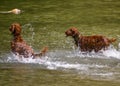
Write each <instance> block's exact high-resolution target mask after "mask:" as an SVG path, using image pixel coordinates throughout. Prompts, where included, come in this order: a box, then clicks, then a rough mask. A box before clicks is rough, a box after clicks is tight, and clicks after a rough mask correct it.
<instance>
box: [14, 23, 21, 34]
mask: <svg viewBox="0 0 120 86" xmlns="http://www.w3.org/2000/svg"><path fill="white" fill-rule="evenodd" d="M14 30H15V34H16V35H19V34H21V26H20V24H15V27H14Z"/></svg>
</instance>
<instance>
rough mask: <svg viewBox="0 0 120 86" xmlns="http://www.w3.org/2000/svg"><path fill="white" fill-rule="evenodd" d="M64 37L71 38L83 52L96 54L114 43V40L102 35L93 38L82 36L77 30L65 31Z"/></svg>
mask: <svg viewBox="0 0 120 86" xmlns="http://www.w3.org/2000/svg"><path fill="white" fill-rule="evenodd" d="M65 34H66V36H72V38H73V39H74V41H75V44H76V46H77V47H80V50H81V51H83V52H86V51H88V52H91V51H93V50H94V51H95V52H98V51H100V50H102V49H103V50H105V49H107V48H108V46H110V44H111V43H112V42H115V41H116V39H115V38H112V39H109V38H107V37H105V36H102V35H93V36H83V35H81V34H80V32H79V31H78V30H77V28H74V27H73V28H70V29H68V30H67V31H65Z"/></svg>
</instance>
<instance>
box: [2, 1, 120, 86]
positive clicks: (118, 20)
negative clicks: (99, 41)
mask: <svg viewBox="0 0 120 86" xmlns="http://www.w3.org/2000/svg"><path fill="white" fill-rule="evenodd" d="M119 5H120V1H119V0H39V1H38V0H34V1H32V0H4V1H1V3H0V9H1V10H0V11H9V10H11V9H13V8H18V9H21V10H22V11H23V13H21V14H19V15H15V14H2V13H0V30H1V31H0V45H1V47H0V71H1V72H0V85H1V86H13V85H14V86H50V85H51V86H70V85H71V86H79V85H81V86H93V85H94V86H103V85H105V86H119V84H120V51H119V48H118V44H119V42H120V29H119V28H120V15H119V14H120V10H119V8H120V6H119ZM13 22H19V23H21V25H22V28H23V31H22V36H23V38H24V39H25V40H26V41H27V42H28V43H29V44H30V45H31V46H32V47H33V49H34V50H35V51H36V52H39V51H40V49H42V47H44V46H48V47H49V52H48V53H47V56H46V57H42V59H34V60H33V59H31V58H29V59H24V58H22V59H19V58H18V57H15V56H14V55H12V53H11V52H10V41H11V40H12V36H11V34H10V32H9V29H8V28H9V26H10V24H11V23H13ZM70 27H76V28H78V29H79V31H80V33H82V34H83V35H94V34H101V35H105V36H107V37H109V38H112V37H114V38H116V39H117V41H116V42H115V43H114V44H113V45H111V47H110V48H109V49H108V50H106V51H103V53H94V52H92V53H82V52H79V51H78V49H76V48H75V46H74V43H73V40H72V38H66V37H65V34H64V32H65V30H66V29H68V28H70ZM113 46H114V47H113Z"/></svg>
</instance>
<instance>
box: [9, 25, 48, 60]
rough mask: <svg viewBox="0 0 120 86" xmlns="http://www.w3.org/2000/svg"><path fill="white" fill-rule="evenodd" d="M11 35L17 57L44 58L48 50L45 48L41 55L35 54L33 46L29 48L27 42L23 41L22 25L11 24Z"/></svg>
mask: <svg viewBox="0 0 120 86" xmlns="http://www.w3.org/2000/svg"><path fill="white" fill-rule="evenodd" d="M9 30H10V32H11V34H12V35H13V40H12V41H11V50H12V52H13V53H14V54H15V55H19V56H23V57H25V58H29V57H33V58H36V57H38V56H39V57H41V56H44V55H45V53H46V52H47V50H48V48H47V47H45V48H43V49H42V50H41V52H40V53H38V54H35V53H34V51H33V49H32V48H31V46H29V45H28V44H27V43H26V41H24V40H23V38H22V36H21V31H22V28H21V25H20V24H19V23H13V24H11V26H10V28H9Z"/></svg>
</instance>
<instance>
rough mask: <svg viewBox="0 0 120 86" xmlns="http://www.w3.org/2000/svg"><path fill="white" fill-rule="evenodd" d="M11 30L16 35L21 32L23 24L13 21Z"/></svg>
mask: <svg viewBox="0 0 120 86" xmlns="http://www.w3.org/2000/svg"><path fill="white" fill-rule="evenodd" d="M9 30H10V31H11V33H12V34H13V35H14V36H17V35H20V34H21V25H20V24H19V23H13V24H11V26H10V28H9Z"/></svg>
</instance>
